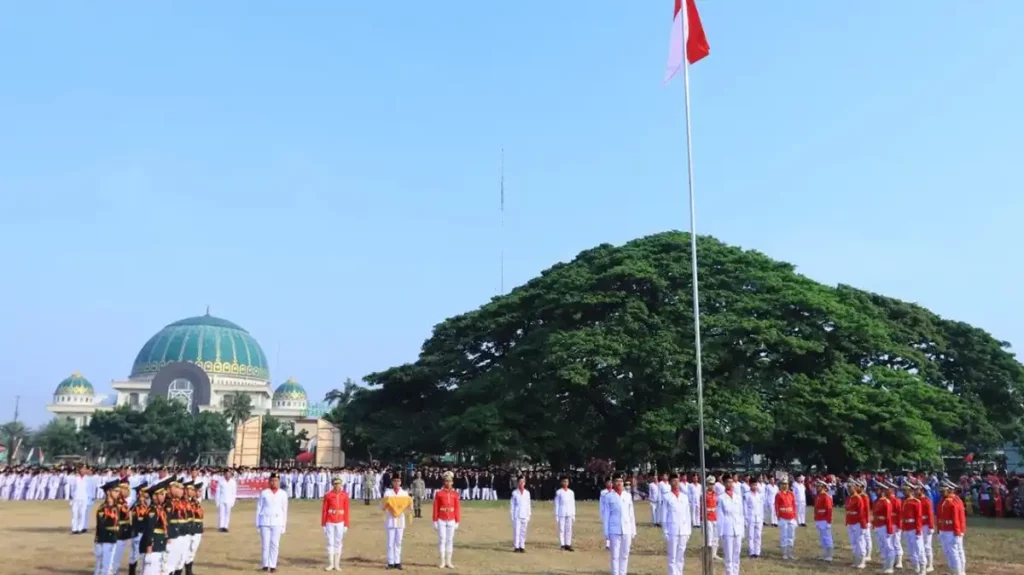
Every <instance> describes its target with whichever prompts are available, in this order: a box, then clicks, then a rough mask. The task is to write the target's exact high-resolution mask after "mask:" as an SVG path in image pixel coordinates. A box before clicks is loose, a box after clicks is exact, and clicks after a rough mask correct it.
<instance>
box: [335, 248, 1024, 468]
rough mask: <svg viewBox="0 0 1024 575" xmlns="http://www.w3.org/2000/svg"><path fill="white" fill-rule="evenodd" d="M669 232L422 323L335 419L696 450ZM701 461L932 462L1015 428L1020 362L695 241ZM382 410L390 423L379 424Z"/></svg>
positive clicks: (975, 336)
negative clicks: (417, 338)
mask: <svg viewBox="0 0 1024 575" xmlns="http://www.w3.org/2000/svg"><path fill="white" fill-rule="evenodd" d="M688 244H689V237H688V235H687V234H682V233H676V232H672V233H663V234H657V235H653V236H649V237H645V238H640V239H637V240H634V241H632V242H629V243H627V244H626V245H624V246H620V247H614V246H610V245H600V246H597V247H595V248H593V249H590V250H586V251H584V252H582V253H580V254H579V255H578V256H577V257H576V259H575V260H574V261H572V262H571V263H566V264H557V265H555V266H553V267H551V268H550V269H548V270H546V271H544V272H543V273H542V274H541V275H540V276H539V277H537V278H534V279H532V280H530V281H529V282H527V283H526V284H525V285H523V286H520V287H518V288H516V289H514V290H513V291H512V292H511V293H509V294H506V295H503V296H501V297H497V298H494V299H493V300H491V301H490V302H488V303H486V304H485V305H483V306H481V307H480V308H479V309H476V310H473V311H470V312H468V313H465V314H462V315H459V316H456V317H453V318H450V319H448V320H446V321H444V322H442V323H441V324H439V325H437V326H436V327H435V329H434V332H433V334H432V336H431V337H430V339H428V340H427V341H426V342H425V343H424V344H423V349H422V351H421V354H420V357H419V359H418V361H417V362H416V363H414V364H409V365H404V366H399V367H396V368H393V369H390V370H386V371H384V372H380V373H376V374H371V375H370V376H368V377H367V378H366V381H367V383H368V384H369V386H370V387H369V388H368V389H361V390H359V392H358V393H356V395H355V397H354V399H352V400H351V402H349V403H348V404H347V405H339V407H338V408H337V411H338V413H337V414H335V415H336V416H337V417H338V418H339V419H340V420H344V421H345V425H346V433H347V434H349V430H352V433H351V436H352V437H353V438H354V441H356V442H359V443H360V445H361V449H365V450H369V449H370V448H372V449H376V450H379V451H380V452H382V454H383V453H387V454H394V455H414V454H423V453H443V452H445V451H447V452H453V453H459V454H463V455H471V456H475V457H477V458H479V459H483V460H487V459H491V458H506V459H507V458H509V457H528V458H532V459H535V460H547V461H550V462H552V463H555V462H557V463H558V464H566V463H576V464H582V463H584V462H585V460H586V459H587V458H589V457H602V458H612V459H615V460H616V461H617V463H618V464H620V465H623V464H629V463H635V462H641V461H659V462H665V463H673V464H676V465H693V464H694V463H695V462H696V460H697V419H698V417H697V415H698V414H697V410H696V397H697V393H696V385H695V381H694V373H695V360H696V358H695V353H694V344H693V340H694V337H693V335H694V334H693V313H692V307H691V293H692V291H691V290H692V285H691V275H690V261H689V256H690V252H689V245H688ZM698 252H699V258H700V262H699V263H700V269H699V275H700V277H699V279H700V282H701V283H700V299H701V301H700V305H701V310H702V316H701V322H702V334H701V335H702V344H703V347H704V350H703V368H704V385H705V414H704V415H705V421H706V431H707V446H708V454H707V455H708V458H709V461H710V462H711V463H712V464H718V463H727V462H730V461H735V460H736V459H738V458H742V457H744V456H749V455H751V454H755V453H759V454H764V455H766V456H768V457H769V458H770V459H773V460H776V461H779V462H789V461H791V460H792V459H794V458H799V459H801V461H803V462H804V463H818V464H820V465H826V466H828V467H829V468H830V469H833V470H835V471H839V470H842V469H853V468H857V467H865V466H897V467H898V466H916V465H938V464H939V462H940V458H941V455H942V454H943V453H947V454H948V453H949V452H951V451H958V450H962V449H964V448H968V447H969V448H970V449H971V450H973V451H979V452H980V451H984V450H985V449H991V448H994V447H997V446H1000V445H1001V444H1002V443H1003V442H1004V441H1020V440H1021V438H1024V427H1022V422H1024V369H1022V367H1021V365H1020V364H1019V363H1018V362H1017V361H1016V360H1015V359H1014V358H1013V356H1012V355H1011V354H1010V353H1008V352H1007V351H1006V349H1005V348H1006V345H1005V344H1003V343H1001V342H998V341H996V340H994V339H993V338H992V337H991V336H989V335H988V334H986V333H985V332H984V331H982V330H980V329H977V328H974V327H972V326H969V325H966V324H963V323H958V322H953V321H949V320H945V319H943V318H940V317H938V316H936V315H935V314H933V313H931V312H930V311H928V310H926V309H924V308H921V307H920V306H916V305H914V304H909V303H906V302H901V301H899V300H894V299H891V298H887V297H884V296H881V295H878V294H872V293H869V292H864V291H861V290H857V289H855V288H851V287H849V286H838V287H830V286H825V285H822V284H818V283H816V282H814V281H812V280H810V279H808V278H806V277H803V276H801V275H799V274H797V273H796V272H795V269H794V267H793V266H792V265H791V264H788V263H784V262H777V261H774V260H772V259H770V258H768V257H767V256H765V255H764V254H761V253H758V252H755V251H749V250H742V249H739V248H736V247H731V246H727V245H725V244H723V243H721V242H719V241H718V240H716V239H714V238H710V237H701V238H699V240H698ZM396 422H401V425H400V426H399V428H400V429H401V430H402V433H395V432H394V431H395V429H396Z"/></svg>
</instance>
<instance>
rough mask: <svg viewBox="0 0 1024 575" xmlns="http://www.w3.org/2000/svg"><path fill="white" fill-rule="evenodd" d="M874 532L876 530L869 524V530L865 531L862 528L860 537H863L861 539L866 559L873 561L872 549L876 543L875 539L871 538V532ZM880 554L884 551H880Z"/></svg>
mask: <svg viewBox="0 0 1024 575" xmlns="http://www.w3.org/2000/svg"><path fill="white" fill-rule="evenodd" d="M872 531H874V529H873V528H872V527H871V526H870V524H868V528H867V529H864V528H863V527H862V528H861V530H860V535H861V539H862V543H863V549H864V558H865V559H871V548H872V546H873V543H874V538H873V537H872V536H871V532H872ZM878 552H879V553H881V552H882V550H881V549H879V550H878Z"/></svg>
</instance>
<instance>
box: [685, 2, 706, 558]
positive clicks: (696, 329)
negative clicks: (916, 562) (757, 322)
mask: <svg viewBox="0 0 1024 575" xmlns="http://www.w3.org/2000/svg"><path fill="white" fill-rule="evenodd" d="M681 12H682V16H683V42H682V44H683V46H682V49H683V99H684V106H683V107H684V110H685V116H686V184H687V186H686V187H687V192H688V193H689V196H690V274H691V276H692V282H693V349H694V353H695V354H696V358H697V362H696V363H697V428H698V444H699V445H698V449H699V451H700V480H701V492H700V493H701V504H700V508H701V510H702V511H703V514H704V518H703V521H702V522H701V525H703V526H704V528H703V529H701V532H702V533H703V537H704V549H705V555H706V554H707V548H708V546H709V545H710V544H711V542H710V541H709V537H708V528H707V525H708V506H707V501H708V499H707V497H706V496H705V495H704V493H705V491H706V490H707V488H708V469H707V465H706V464H705V461H704V374H703V372H702V366H701V349H700V290H699V289H698V287H697V202H696V199H695V198H694V194H693V134H692V129H691V126H690V63H689V61H688V60H687V59H686V43H687V37H688V35H689V34H688V31H689V29H690V27H689V23H688V22H687V20H689V17H690V15H689V12H690V11H689V10H688V9H687V7H686V1H685V0H684V3H683V9H682V10H681ZM709 564H710V561H708V560H707V559H705V560H704V561H701V572H702V573H704V574H705V575H707V574H708V573H709V572H710V565H709Z"/></svg>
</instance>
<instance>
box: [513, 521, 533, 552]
mask: <svg viewBox="0 0 1024 575" xmlns="http://www.w3.org/2000/svg"><path fill="white" fill-rule="evenodd" d="M529 525H530V520H529V519H513V520H512V547H514V548H516V549H523V548H525V547H526V528H527V527H529Z"/></svg>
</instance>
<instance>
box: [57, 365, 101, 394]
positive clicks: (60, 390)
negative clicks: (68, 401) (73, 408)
mask: <svg viewBox="0 0 1024 575" xmlns="http://www.w3.org/2000/svg"><path fill="white" fill-rule="evenodd" d="M93 393H94V391H93V389H92V384H91V383H89V380H88V379H85V378H84V377H82V374H80V373H78V372H77V371H76V372H75V373H72V374H71V376H70V377H68V378H67V379H65V380H64V381H62V382H60V384H59V385H57V390H56V391H54V392H53V394H54V395H93Z"/></svg>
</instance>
